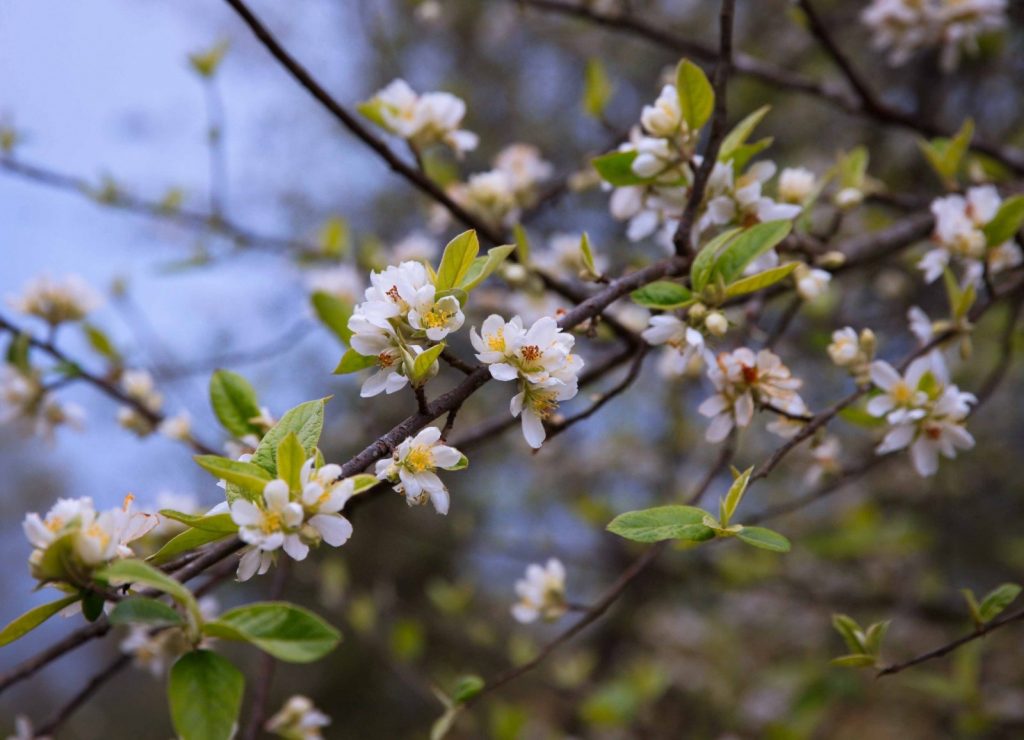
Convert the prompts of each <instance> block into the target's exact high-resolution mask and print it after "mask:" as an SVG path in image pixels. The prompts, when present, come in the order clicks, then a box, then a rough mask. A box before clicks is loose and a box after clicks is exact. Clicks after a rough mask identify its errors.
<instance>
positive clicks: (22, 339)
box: [5, 332, 32, 375]
mask: <svg viewBox="0 0 1024 740" xmlns="http://www.w3.org/2000/svg"><path fill="white" fill-rule="evenodd" d="M31 346H32V337H31V336H29V335H28V334H26V333H24V332H19V333H17V334H15V335H12V336H11V342H10V344H8V345H7V353H6V355H5V359H6V360H7V362H8V364H10V365H14V366H15V367H16V368H18V370H20V371H21V372H22V374H24V375H28V374H30V373H31V372H32V365H31V364H30V363H29V360H28V352H29V348H30V347H31Z"/></svg>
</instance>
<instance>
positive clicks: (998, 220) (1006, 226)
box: [983, 195, 1024, 247]
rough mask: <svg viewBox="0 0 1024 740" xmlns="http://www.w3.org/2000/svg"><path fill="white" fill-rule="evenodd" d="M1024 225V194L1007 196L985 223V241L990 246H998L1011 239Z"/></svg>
mask: <svg viewBox="0 0 1024 740" xmlns="http://www.w3.org/2000/svg"><path fill="white" fill-rule="evenodd" d="M1022 225H1024V195H1015V196H1013V197H1012V198H1007V199H1006V200H1004V201H1003V204H1002V205H1001V206H999V210H998V211H996V215H995V216H994V217H993V218H992V220H991V221H989V222H988V223H987V224H985V228H984V229H983V231H984V232H985V241H986V242H988V245H989V246H990V247H998V246H999V245H1000V244H1002V243H1004V242H1008V241H1009V240H1010V239H1012V238H1013V237H1014V236H1015V235H1016V234H1017V232H1018V231H1020V228H1021V226H1022Z"/></svg>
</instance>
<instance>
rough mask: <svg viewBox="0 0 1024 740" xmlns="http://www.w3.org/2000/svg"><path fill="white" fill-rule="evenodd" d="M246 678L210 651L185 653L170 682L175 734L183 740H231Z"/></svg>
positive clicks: (177, 662)
mask: <svg viewBox="0 0 1024 740" xmlns="http://www.w3.org/2000/svg"><path fill="white" fill-rule="evenodd" d="M244 690H245V677H244V676H243V675H242V673H241V671H239V670H238V669H237V668H235V667H234V666H233V665H232V664H231V663H230V662H229V661H227V660H226V659H225V658H222V657H221V656H219V655H217V654H216V653H214V652H212V651H210V650H195V651H193V652H190V653H185V654H184V655H182V656H181V657H180V658H178V660H177V661H175V663H174V665H173V666H171V673H170V676H169V678H168V681H167V694H168V700H169V703H170V707H171V721H172V722H173V724H174V730H175V732H177V733H178V735H179V736H180V737H181V738H182V740H228V738H230V737H232V735H233V734H234V731H235V728H236V725H237V722H238V712H239V710H240V709H241V708H242V693H243V692H244Z"/></svg>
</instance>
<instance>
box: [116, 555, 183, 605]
mask: <svg viewBox="0 0 1024 740" xmlns="http://www.w3.org/2000/svg"><path fill="white" fill-rule="evenodd" d="M96 577H97V578H100V579H102V580H104V581H106V582H107V583H109V584H110V585H111V586H121V585H124V584H134V585H136V586H138V585H140V584H141V585H143V586H148V587H149V588H155V589H156V590H157V591H162V592H163V593H165V594H167V595H168V596H170V597H171V598H172V599H174V600H175V601H177V602H178V603H180V604H183V605H185V606H187V607H189V609H190V610H196V611H198V607H196V599H195V597H194V596H193V595H192V592H191V591H189V590H188V588H186V587H185V585H184V584H182V583H181V581H178V580H175V579H174V578H171V577H170V576H169V575H166V574H165V573H163V572H162V571H160V570H157V569H156V568H154V567H153V566H152V565H150V564H149V563H147V562H145V561H144V560H138V559H137V558H124V559H123V560H115V561H114V562H113V563H111V564H110V565H108V566H107V567H105V568H103V569H102V570H100V571H99V572H98V573H96Z"/></svg>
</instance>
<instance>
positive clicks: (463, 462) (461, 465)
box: [445, 455, 469, 471]
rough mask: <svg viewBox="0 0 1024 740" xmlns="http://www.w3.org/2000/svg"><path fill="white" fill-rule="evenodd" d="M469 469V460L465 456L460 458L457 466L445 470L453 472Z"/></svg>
mask: <svg viewBox="0 0 1024 740" xmlns="http://www.w3.org/2000/svg"><path fill="white" fill-rule="evenodd" d="M468 467H469V458H468V457H466V456H465V455H462V456H460V457H459V461H458V462H457V463H455V465H453V466H452V467H450V468H445V470H451V471H455V470H465V469H466V468H468Z"/></svg>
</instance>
